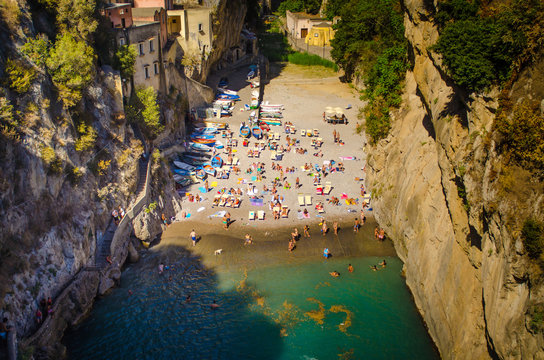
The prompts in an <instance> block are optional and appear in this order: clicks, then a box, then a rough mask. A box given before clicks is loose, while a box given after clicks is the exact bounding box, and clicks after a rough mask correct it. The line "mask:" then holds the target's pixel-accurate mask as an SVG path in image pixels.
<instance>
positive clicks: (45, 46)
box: [21, 35, 49, 68]
mask: <svg viewBox="0 0 544 360" xmlns="http://www.w3.org/2000/svg"><path fill="white" fill-rule="evenodd" d="M21 52H22V53H23V54H25V55H26V56H27V57H28V58H29V59H30V60H31V61H32V62H33V63H34V64H36V66H38V67H40V68H41V67H43V66H45V61H46V60H47V56H48V55H49V41H48V40H47V38H46V37H45V36H44V35H37V36H36V38H34V39H32V38H29V40H28V41H27V42H26V43H25V44H24V45H23V46H22V47H21Z"/></svg>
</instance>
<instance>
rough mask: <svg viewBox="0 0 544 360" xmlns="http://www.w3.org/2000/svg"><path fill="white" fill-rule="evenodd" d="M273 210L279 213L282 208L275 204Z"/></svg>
mask: <svg viewBox="0 0 544 360" xmlns="http://www.w3.org/2000/svg"><path fill="white" fill-rule="evenodd" d="M272 211H276V212H277V213H279V212H280V211H281V208H280V207H279V206H274V208H273V209H272Z"/></svg>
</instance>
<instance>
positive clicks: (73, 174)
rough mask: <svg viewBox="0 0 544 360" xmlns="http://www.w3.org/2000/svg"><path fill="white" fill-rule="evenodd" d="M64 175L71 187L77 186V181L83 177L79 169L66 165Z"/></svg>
mask: <svg viewBox="0 0 544 360" xmlns="http://www.w3.org/2000/svg"><path fill="white" fill-rule="evenodd" d="M64 173H65V174H66V176H67V178H68V180H70V183H71V184H72V185H77V184H79V180H81V178H82V177H83V171H81V168H79V167H77V166H73V165H72V164H66V167H65V168H64Z"/></svg>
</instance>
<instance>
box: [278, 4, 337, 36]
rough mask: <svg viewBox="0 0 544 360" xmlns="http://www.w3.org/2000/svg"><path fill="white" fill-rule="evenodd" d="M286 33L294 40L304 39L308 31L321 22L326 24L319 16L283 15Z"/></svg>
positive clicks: (289, 12) (288, 12)
mask: <svg viewBox="0 0 544 360" xmlns="http://www.w3.org/2000/svg"><path fill="white" fill-rule="evenodd" d="M285 17H286V25H287V31H288V32H289V34H290V35H291V36H292V37H293V38H294V39H305V38H306V36H307V35H308V33H309V31H310V29H311V28H312V27H313V26H315V25H318V24H320V23H322V22H327V20H326V19H322V18H321V17H320V16H319V15H311V14H306V13H302V12H295V13H294V12H291V11H289V10H287V13H286V14H285Z"/></svg>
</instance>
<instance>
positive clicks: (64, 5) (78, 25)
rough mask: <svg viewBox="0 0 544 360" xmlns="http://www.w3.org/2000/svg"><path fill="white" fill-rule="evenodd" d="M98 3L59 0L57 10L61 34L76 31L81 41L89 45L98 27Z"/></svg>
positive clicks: (91, 0) (88, 0) (80, 0)
mask: <svg viewBox="0 0 544 360" xmlns="http://www.w3.org/2000/svg"><path fill="white" fill-rule="evenodd" d="M96 3H97V2H96V1H93V0H59V1H58V2H57V4H56V9H57V25H58V27H59V29H60V30H61V32H68V31H70V32H73V31H74V30H75V31H76V32H77V34H78V35H79V37H80V39H81V40H84V41H86V42H87V43H89V42H90V39H91V36H92V34H93V33H94V32H95V31H96V28H97V27H98V21H97V19H96V18H95V10H96Z"/></svg>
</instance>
